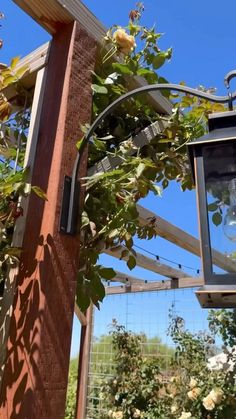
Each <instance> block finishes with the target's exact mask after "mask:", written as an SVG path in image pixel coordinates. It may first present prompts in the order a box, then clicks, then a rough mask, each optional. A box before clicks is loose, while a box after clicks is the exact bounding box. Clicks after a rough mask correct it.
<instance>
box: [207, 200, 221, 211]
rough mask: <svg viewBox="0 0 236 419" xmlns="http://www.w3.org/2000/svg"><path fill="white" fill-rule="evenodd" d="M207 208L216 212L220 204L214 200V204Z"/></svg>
mask: <svg viewBox="0 0 236 419" xmlns="http://www.w3.org/2000/svg"><path fill="white" fill-rule="evenodd" d="M207 208H208V211H211V212H214V211H217V210H218V205H217V203H216V202H213V203H212V204H209V205H208V206H207Z"/></svg>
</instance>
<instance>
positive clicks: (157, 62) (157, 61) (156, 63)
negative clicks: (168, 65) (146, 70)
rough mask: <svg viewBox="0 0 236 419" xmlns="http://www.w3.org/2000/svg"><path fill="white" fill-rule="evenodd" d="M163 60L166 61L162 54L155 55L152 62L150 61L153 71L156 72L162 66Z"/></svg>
mask: <svg viewBox="0 0 236 419" xmlns="http://www.w3.org/2000/svg"><path fill="white" fill-rule="evenodd" d="M165 60H166V56H165V54H164V53H163V52H161V53H159V54H157V55H155V56H154V58H153V60H152V65H153V68H155V70H157V69H158V68H160V67H161V66H163V64H164V63H165Z"/></svg>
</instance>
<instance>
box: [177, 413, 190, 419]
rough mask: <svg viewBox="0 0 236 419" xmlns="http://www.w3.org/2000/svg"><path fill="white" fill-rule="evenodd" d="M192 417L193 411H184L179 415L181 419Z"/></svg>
mask: <svg viewBox="0 0 236 419" xmlns="http://www.w3.org/2000/svg"><path fill="white" fill-rule="evenodd" d="M191 417H192V413H191V412H182V414H181V416H180V417H179V419H188V418H191Z"/></svg>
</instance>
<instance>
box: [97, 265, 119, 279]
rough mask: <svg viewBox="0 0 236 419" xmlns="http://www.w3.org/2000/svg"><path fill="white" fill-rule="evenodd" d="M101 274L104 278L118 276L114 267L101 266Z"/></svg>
mask: <svg viewBox="0 0 236 419" xmlns="http://www.w3.org/2000/svg"><path fill="white" fill-rule="evenodd" d="M98 272H99V275H100V276H101V277H102V278H103V279H107V280H110V279H113V278H114V277H115V276H116V272H115V271H114V269H112V268H104V267H102V268H100V269H99V271H98Z"/></svg>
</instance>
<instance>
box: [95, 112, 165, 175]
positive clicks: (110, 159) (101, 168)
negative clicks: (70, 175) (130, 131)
mask: <svg viewBox="0 0 236 419" xmlns="http://www.w3.org/2000/svg"><path fill="white" fill-rule="evenodd" d="M167 125H168V122H167V121H163V120H161V119H160V120H159V121H155V122H153V123H152V124H150V125H149V126H148V127H146V128H144V129H143V130H142V131H140V132H139V133H138V134H137V135H135V136H134V137H133V138H132V137H131V138H130V140H132V144H133V145H134V148H132V149H131V151H130V152H129V155H131V156H132V155H133V154H135V153H137V148H142V147H144V146H145V145H148V144H149V143H150V142H151V141H152V140H153V138H155V137H156V136H157V135H160V134H161V133H162V132H163V131H164V129H165V128H166V127H167ZM121 163H122V159H121V157H119V156H110V155H108V156H107V157H104V159H102V160H100V161H99V162H98V163H96V164H95V165H94V166H92V167H90V168H89V169H88V174H87V176H92V175H94V174H95V173H104V172H108V171H109V170H112V169H115V167H117V166H119V165H120V164H121Z"/></svg>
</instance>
